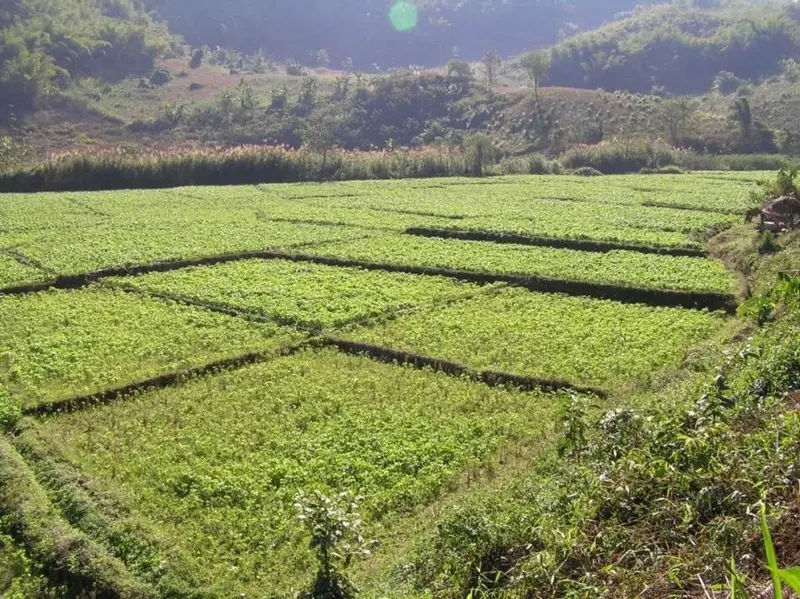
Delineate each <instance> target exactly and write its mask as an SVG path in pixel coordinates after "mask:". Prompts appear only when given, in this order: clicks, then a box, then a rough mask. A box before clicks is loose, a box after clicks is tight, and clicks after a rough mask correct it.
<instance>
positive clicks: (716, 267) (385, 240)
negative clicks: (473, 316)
mask: <svg viewBox="0 0 800 599" xmlns="http://www.w3.org/2000/svg"><path fill="white" fill-rule="evenodd" d="M303 253H305V254H309V255H317V256H325V257H332V258H342V259H350V260H361V261H364V262H372V263H381V264H388V265H395V266H417V267H429V268H440V269H451V270H462V271H469V272H476V273H495V274H504V275H518V276H523V277H524V276H539V277H546V278H550V279H558V280H569V281H583V282H586V283H603V284H612V285H619V286H626V287H632V288H643V289H663V290H678V291H699V292H712V293H722V294H725V293H732V292H733V291H734V290H735V281H734V279H733V277H732V276H731V274H730V273H729V272H728V271H727V270H726V269H725V266H724V265H723V264H722V263H721V262H719V261H717V260H711V259H704V258H690V257H675V256H660V255H654V254H641V253H638V252H629V251H612V252H607V253H589V252H582V251H577V250H569V249H559V248H547V247H529V246H522V245H513V244H508V245H502V244H493V243H486V242H479V241H462V240H450V239H437V238H427V237H416V236H409V235H403V236H380V237H373V238H367V239H361V240H356V241H350V242H342V243H331V244H326V245H325V246H321V247H318V248H307V249H304V250H303Z"/></svg>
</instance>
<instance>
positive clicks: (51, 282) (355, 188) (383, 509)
mask: <svg viewBox="0 0 800 599" xmlns="http://www.w3.org/2000/svg"><path fill="white" fill-rule="evenodd" d="M715 177H716V175H715V174H708V175H703V176H699V175H698V176H685V177H661V176H647V177H645V176H642V177H602V178H596V179H592V180H588V179H585V178H580V177H498V178H492V179H482V180H474V179H448V180H420V181H381V182H348V183H331V184H315V185H311V184H303V185H274V186H252V185H251V186H241V187H227V188H224V187H205V188H179V189H168V190H160V191H123V192H113V193H69V194H39V195H6V196H0V218H1V219H2V220H1V221H0V423H2V425H4V426H6V427H7V428H8V430H9V431H13V432H11V433H10V434H8V435H7V437H6V438H5V439H3V441H4V442H7V443H6V445H8V446H9V447H10V446H11V445H13V447H14V448H15V449H16V451H17V453H18V454H19V456H22V457H21V458H20V460H22V459H23V458H24V460H26V462H27V466H28V467H29V468H30V472H28V475H29V479H30V480H33V483H32V484H34V486H35V485H38V487H37V488H39V490H40V491H41V493H39V495H40V496H41V497H44V498H49V499H46V501H49V502H50V504H52V505H51V508H52V510H51V511H52V512H53V513H56V514H58V516H59V517H63V519H64V521H66V522H68V523H69V526H71V527H72V530H73V532H75V534H84V535H86V538H88V539H89V540H91V542H93V543H95V544H97V546H99V547H100V548H102V550H103V551H105V552H106V553H107V554H108V555H109V556H113V557H115V558H117V559H118V560H119V563H120V567H121V568H123V569H127V570H128V574H129V575H130V576H132V577H134V578H135V579H136V580H137V581H139V582H141V584H142V585H145V586H146V587H148V588H151V589H152V593H150V594H149V595H147V594H146V596H148V597H149V596H152V597H163V596H175V597H179V596H180V597H195V596H196V597H209V598H227V597H237V596H247V597H261V596H264V595H265V594H266V595H268V596H270V597H272V596H297V595H298V594H299V593H301V592H302V591H303V590H305V589H307V588H308V587H309V585H310V584H311V583H312V581H313V577H314V567H315V562H314V558H313V554H312V552H311V550H310V549H309V547H308V541H309V538H308V535H307V532H305V531H304V528H303V525H302V523H301V522H299V521H298V520H297V519H296V517H295V515H296V514H295V507H294V506H293V503H294V499H295V496H296V494H297V493H298V492H300V491H308V492H311V491H313V490H317V489H318V490H321V491H323V492H325V493H329V494H336V493H339V492H341V491H349V492H352V493H359V494H361V495H363V496H364V497H365V499H364V502H363V516H364V523H365V527H366V528H367V533H368V534H373V533H374V534H376V536H378V538H380V535H381V534H382V533H386V535H387V537H388V540H389V541H391V542H389V543H387V548H386V549H384V548H383V547H381V548H379V549H378V551H379V552H384V553H382V554H381V556H380V558H379V560H377V561H379V562H380V563H381V564H386V567H387V568H389V569H390V570H391V572H394V571H395V570H397V571H400V570H401V569H402V568H403V567H404V564H408V563H409V561H410V560H412V559H413V558H412V556H411V555H410V553H409V552H411V551H412V550H413V547H414V546H415V542H416V541H417V537H418V536H419V534H420V531H421V530H428V529H429V528H430V527H431V526H433V525H434V524H433V523H432V520H431V518H432V516H431V514H432V513H433V512H436V511H437V510H438V509H439V508H440V507H441V506H442V505H452V504H455V505H457V502H458V501H459V498H460V497H462V496H463V495H464V494H471V493H472V492H473V491H474V490H480V489H475V488H474V487H473V486H472V485H481V484H483V483H485V482H486V481H487V480H489V479H490V478H491V477H493V476H494V474H495V468H497V469H498V470H502V471H503V473H502V475H503V476H509V475H510V472H511V471H512V470H513V468H514V467H516V466H515V460H521V459H522V457H521V456H523V455H524V456H525V459H526V460H531V459H536V458H535V457H532V456H538V455H539V454H538V453H537V452H539V451H543V449H542V448H543V447H544V448H545V449H546V450H547V451H549V450H552V449H553V435H554V434H555V430H556V429H557V427H558V424H557V415H556V414H557V412H558V410H559V409H560V408H562V407H563V406H565V405H567V404H568V402H569V401H570V400H571V398H572V397H573V395H574V394H577V395H584V394H585V395H588V394H590V393H592V392H594V395H592V400H591V402H593V405H595V406H601V405H602V406H606V405H609V406H611V405H614V406H619V405H622V406H625V405H627V404H625V401H626V397H627V396H626V395H625V393H627V392H629V391H630V389H638V390H641V389H647V388H649V387H648V385H649V384H650V383H651V382H652V381H654V380H658V379H657V376H658V373H660V374H661V375H662V376H663V375H664V373H665V372H666V374H670V373H673V372H674V368H675V367H677V366H679V365H680V364H681V363H682V361H683V360H684V357H685V356H686V355H687V352H688V351H689V349H690V348H691V347H692V346H693V345H695V344H697V343H700V342H705V341H708V339H710V338H712V337H714V336H715V335H719V334H720V332H721V331H723V330H726V328H725V327H726V323H727V322H728V319H729V316H728V314H727V313H726V311H727V312H728V313H730V312H731V311H732V308H734V307H735V303H736V294H737V290H738V279H737V278H736V277H735V276H734V275H733V274H732V273H731V272H729V271H728V270H727V269H726V268H725V265H724V264H723V263H722V262H721V261H719V260H717V259H714V258H712V257H709V256H708V255H707V248H706V244H705V241H706V239H707V237H708V235H710V234H712V233H713V231H714V230H719V229H723V228H725V227H728V226H730V225H732V224H733V223H735V222H736V221H738V220H739V219H741V215H742V213H743V212H744V211H745V210H746V208H747V207H749V194H750V191H751V190H752V189H753V187H754V183H753V182H752V180H750V179H743V180H742V181H738V180H736V178H735V177H733V178H730V179H720V178H715ZM454 232H455V233H454ZM455 234H458V235H462V234H466V235H470V236H473V238H470V239H462V238H458V239H456V238H448V237H447V236H448V235H449V236H451V237H452V236H453V235H455ZM514 235H515V236H518V237H519V238H517V239H513V238H510V237H508V236H514ZM504 236H505V237H504ZM520 238H524V239H520ZM623 248H626V249H623ZM29 284H30V285H29ZM667 306H670V307H667ZM675 306H683V307H675ZM664 369H666V371H665V370H664ZM556 389H557V390H556ZM564 389H567V390H569V392H567V391H565V390H564ZM637 401H639V399H637ZM642 401H646V399H643V400H642ZM548 448H549V449H548ZM528 452H530V453H528ZM19 456H18V457H19ZM476 481H478V482H476ZM45 489H46V491H47V493H45V491H44V490H45ZM4 497H5V496H3V495H2V494H0V503H1V502H2V501H3V500H4ZM43 501H44V499H43ZM75 506H79V509H77V508H76V507H75ZM0 510H5V511H4V513H8V514H9V517H10V518H12V522H11V523H10V525H9V526H11V527H12V528H13V529H14V530H26V528H25V526H26V522H25V520H24V519H25V518H27V517H29V516H28V513H27V512H25V511H24V510H19V509H16V507H14V506H5V505H0ZM15 519H16V520H15ZM19 542H20V543H22V544H24V542H25V540H24V538H23V539H21V540H19ZM65 563H66V564H67V566H64V564H65ZM71 564H72V562H70V561H69V560H66V561H64V562H63V563H62V562H59V563H58V564H48V566H52V567H53V568H64V567H67V568H70V567H72V565H71ZM391 572H388V573H387V572H383V571H382V572H379V573H376V572H372V571H371V570H370V569H369V568H366V569H365V570H364V571H363V572H361V571H359V574H358V575H359V576H363V577H364V580H361V579H359V583H362V582H363V584H364V585H365V589H366V591H365V596H370V597H373V596H374V597H378V596H380V597H383V596H385V595H386V593H385V591H386V589H387V588H391V589H392V592H395V591H394V589H395V586H393V585H392V584H389V585H388V586H386V585H387V583H386V580H387V579H388V578H391V576H392V574H391ZM81 575H82V574H81ZM373 575H374V576H377V577H378V578H379V580H377V581H376V580H372V579H371V578H370V576H373ZM387 577H388V578H387ZM370 585H372V586H370ZM398 588H399V587H398ZM397 594H398V595H401V594H403V592H401V591H397ZM110 596H113V593H112V594H111V595H110Z"/></svg>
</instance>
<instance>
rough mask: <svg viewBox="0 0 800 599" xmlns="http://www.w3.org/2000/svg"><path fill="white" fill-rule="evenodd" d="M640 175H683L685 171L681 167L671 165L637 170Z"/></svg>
mask: <svg viewBox="0 0 800 599" xmlns="http://www.w3.org/2000/svg"><path fill="white" fill-rule="evenodd" d="M639 174H640V175H685V174H686V171H685V170H683V169H682V168H681V167H679V166H676V165H674V164H671V165H669V166H662V167H660V168H643V169H641V170H639Z"/></svg>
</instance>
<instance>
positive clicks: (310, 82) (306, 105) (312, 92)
mask: <svg viewBox="0 0 800 599" xmlns="http://www.w3.org/2000/svg"><path fill="white" fill-rule="evenodd" d="M318 91H319V81H317V80H316V78H314V77H304V78H303V81H301V82H300V101H299V102H298V106H299V107H300V108H301V109H302V110H303V111H305V112H310V111H311V109H312V108H314V104H315V102H316V101H317V92H318Z"/></svg>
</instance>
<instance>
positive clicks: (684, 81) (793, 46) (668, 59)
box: [548, 2, 800, 94]
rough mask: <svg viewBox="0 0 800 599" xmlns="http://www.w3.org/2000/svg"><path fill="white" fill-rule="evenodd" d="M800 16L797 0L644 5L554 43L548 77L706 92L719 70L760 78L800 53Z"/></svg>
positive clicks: (592, 85) (565, 82)
mask: <svg viewBox="0 0 800 599" xmlns="http://www.w3.org/2000/svg"><path fill="white" fill-rule="evenodd" d="M799 21H800V10H798V7H797V4H796V3H794V2H786V3H780V2H779V3H775V4H767V5H765V6H752V5H745V6H732V7H727V8H725V9H717V10H701V9H693V10H687V9H686V8H685V7H682V6H679V5H675V6H661V7H656V8H652V9H649V10H641V11H637V12H636V14H634V15H633V16H631V17H629V18H627V19H624V20H621V21H618V22H615V23H611V24H608V25H606V26H604V27H601V28H600V29H598V30H596V31H592V32H588V33H584V34H580V35H577V36H575V37H573V38H571V39H569V40H566V41H564V42H562V43H560V44H558V45H556V46H555V47H554V48H553V49H552V51H551V56H552V66H551V68H550V71H549V73H548V77H549V80H550V81H551V82H552V83H553V84H554V85H559V86H565V87H585V88H589V89H596V88H602V89H606V90H610V91H614V90H626V91H631V92H639V93H650V92H655V91H659V92H662V93H663V92H666V93H672V94H697V93H702V92H704V91H706V90H708V89H710V88H711V86H712V84H713V81H714V78H715V76H717V74H719V73H720V72H730V73H733V74H734V75H735V76H737V77H740V78H743V79H751V80H759V79H761V78H763V77H765V76H768V75H771V74H774V73H776V72H778V71H779V70H780V68H781V63H782V61H784V60H787V59H796V58H798V57H800V23H799Z"/></svg>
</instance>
